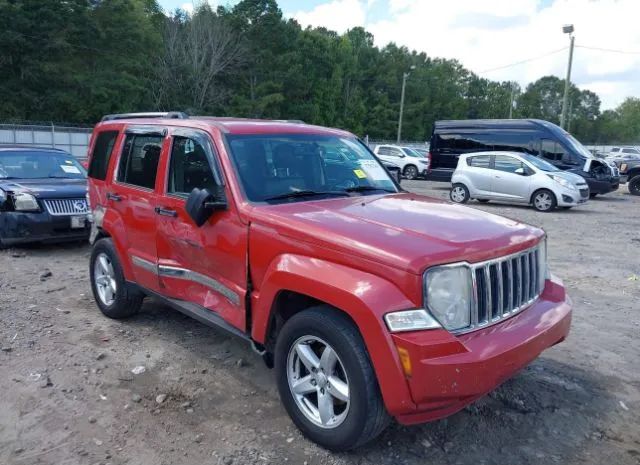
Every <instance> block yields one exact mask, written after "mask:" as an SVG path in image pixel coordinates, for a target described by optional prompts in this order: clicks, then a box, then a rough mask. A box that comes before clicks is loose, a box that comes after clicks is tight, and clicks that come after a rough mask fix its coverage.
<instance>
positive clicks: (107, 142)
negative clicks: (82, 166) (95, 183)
mask: <svg viewBox="0 0 640 465" xmlns="http://www.w3.org/2000/svg"><path fill="white" fill-rule="evenodd" d="M117 137H118V131H104V132H101V133H100V134H98V137H97V138H96V143H95V145H94V147H93V153H92V154H91V166H89V177H90V178H94V179H99V180H100V181H104V180H105V178H106V177H107V171H108V170H109V160H110V159H111V150H112V149H113V145H114V144H115V143H116V138H117Z"/></svg>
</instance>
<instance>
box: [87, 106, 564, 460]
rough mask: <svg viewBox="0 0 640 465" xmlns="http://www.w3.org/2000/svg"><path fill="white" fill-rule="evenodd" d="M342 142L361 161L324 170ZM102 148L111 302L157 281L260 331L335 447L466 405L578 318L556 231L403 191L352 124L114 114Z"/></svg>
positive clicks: (188, 305)
mask: <svg viewBox="0 0 640 465" xmlns="http://www.w3.org/2000/svg"><path fill="white" fill-rule="evenodd" d="M336 152H339V153H343V154H345V156H346V158H348V159H349V160H352V161H353V162H354V163H356V164H357V165H356V166H358V167H357V168H354V165H348V164H343V165H342V168H343V170H342V172H341V173H340V172H338V169H337V166H338V165H336V166H333V167H332V169H333V172H332V174H331V175H328V173H327V172H326V167H327V166H328V165H327V164H325V163H323V156H326V155H327V154H329V153H336ZM90 153H91V156H90V165H89V166H90V169H89V175H90V179H89V198H90V204H91V207H92V212H93V215H92V217H93V219H94V222H93V225H92V233H91V240H92V242H93V250H92V253H91V258H90V267H89V270H90V279H91V287H92V290H93V294H94V296H95V300H96V304H97V306H98V307H99V309H100V310H101V311H102V312H103V313H104V314H105V315H106V316H107V317H110V318H125V317H128V316H131V315H133V314H134V313H135V312H136V311H137V310H138V309H139V308H140V305H141V303H142V300H143V298H144V297H145V296H153V297H154V298H155V299H157V300H159V301H162V302H165V303H166V304H168V305H169V306H171V307H173V308H175V309H177V310H179V311H181V312H183V313H185V314H187V315H190V316H193V317H195V318H197V319H198V320H200V321H202V322H204V323H206V324H209V325H213V326H218V327H221V328H224V329H226V330H228V331H229V332H231V333H233V334H235V335H236V336H238V337H240V338H243V339H245V340H247V341H249V342H250V343H251V344H252V345H253V347H254V349H255V350H256V351H258V352H259V353H260V354H262V356H263V358H264V360H265V362H267V364H268V365H269V366H275V378H276V383H277V387H278V390H279V393H280V397H281V400H282V402H283V404H284V406H285V408H286V410H287V412H288V413H289V415H290V416H291V419H292V420H293V422H294V423H295V424H296V426H297V427H298V428H299V429H300V430H301V431H302V432H303V433H304V434H305V435H306V436H307V437H309V438H310V439H311V440H313V441H315V442H317V443H318V444H320V445H322V446H323V447H326V448H328V449H331V450H336V451H338V450H345V449H351V448H354V447H358V446H360V445H362V444H365V443H366V442H368V441H371V440H372V439H374V438H375V437H376V436H378V435H379V434H380V432H381V431H383V430H384V429H385V427H386V426H387V425H388V424H389V421H390V419H391V418H395V419H397V420H398V421H399V422H401V423H403V424H415V423H422V422H426V421H430V420H435V419H439V418H443V417H446V416H448V415H451V414H453V413H454V412H456V411H458V410H460V409H462V408H463V407H464V406H465V405H467V404H469V403H471V402H473V401H474V400H476V399H478V398H479V397H481V396H483V395H485V394H486V393H487V392H489V391H491V390H492V389H494V388H495V387H496V386H498V385H499V384H501V383H502V382H504V380H506V379H507V378H509V377H510V376H512V375H513V374H514V373H516V372H518V371H519V370H520V369H522V368H523V367H524V366H526V365H527V364H528V363H530V362H531V361H532V360H534V359H535V358H536V357H537V356H538V355H539V354H540V353H541V352H542V351H543V350H545V349H546V348H548V347H551V346H553V345H555V344H557V343H559V342H561V341H563V340H564V339H565V337H566V336H567V334H568V331H569V326H570V321H571V301H570V299H569V297H568V296H567V295H566V293H565V288H564V287H563V285H562V283H561V282H560V281H559V280H558V279H557V278H556V277H554V276H553V275H551V274H550V272H549V270H548V267H547V258H546V251H547V248H546V237H545V234H544V232H543V231H542V230H540V229H539V228H536V227H533V226H528V225H525V224H522V223H518V222H516V221H513V220H509V219H505V218H501V217H498V216H495V215H491V214H488V213H485V212H482V211H479V210H475V209H470V208H466V207H464V206H460V205H452V204H448V203H444V202H441V201H438V200H434V199H430V198H428V197H423V196H420V195H416V194H412V193H408V192H403V191H402V190H401V189H399V187H398V186H397V184H396V183H395V182H394V181H393V179H392V178H391V177H390V176H389V175H388V173H387V171H386V170H385V169H384V168H383V167H382V166H381V165H380V163H379V162H378V160H377V159H376V157H374V156H373V155H372V153H371V152H370V151H369V150H368V148H367V147H366V146H365V145H364V144H363V143H362V142H360V141H359V140H358V139H357V138H356V137H355V136H354V135H352V134H350V133H348V132H346V131H341V130H337V129H327V128H321V127H318V126H308V125H304V124H292V123H289V122H278V121H272V122H269V121H251V120H244V119H237V120H236V119H229V118H224V119H222V118H188V117H185V116H183V115H181V114H176V113H172V114H160V115H158V117H157V118H152V117H146V118H136V115H121V116H120V115H112V116H109V117H108V118H106V119H105V120H104V121H102V122H101V123H99V124H98V125H97V126H96V127H95V128H94V131H93V135H92V138H91V142H90ZM497 289H499V290H500V291H496V290H497ZM256 415H259V414H258V413H256ZM267 427H268V426H267Z"/></svg>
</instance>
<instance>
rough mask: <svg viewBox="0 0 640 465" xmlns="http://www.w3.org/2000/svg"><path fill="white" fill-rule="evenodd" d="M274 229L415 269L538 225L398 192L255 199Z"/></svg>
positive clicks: (533, 235) (519, 241)
mask: <svg viewBox="0 0 640 465" xmlns="http://www.w3.org/2000/svg"><path fill="white" fill-rule="evenodd" d="M253 216H254V218H253V221H255V222H264V223H266V224H268V225H270V226H272V227H274V228H276V229H277V230H278V233H279V234H283V235H286V236H289V237H291V238H293V239H296V240H300V241H305V242H308V243H313V244H316V245H318V246H319V247H318V248H317V250H318V253H319V254H322V250H323V249H325V248H328V249H333V250H337V251H339V252H343V253H345V254H348V255H352V256H353V255H355V256H359V257H362V258H366V259H369V260H372V261H377V262H380V263H384V264H386V265H389V266H392V267H395V268H401V269H404V270H406V271H408V272H411V273H414V274H419V273H422V272H423V271H424V270H425V269H426V268H427V267H429V266H432V265H437V264H442V263H452V262H457V261H468V262H478V261H483V260H487V259H490V258H495V257H499V256H502V255H507V254H510V253H514V252H517V251H519V250H522V249H525V248H528V247H532V246H533V245H535V244H536V243H537V242H538V241H539V240H540V239H541V238H542V237H543V235H544V232H543V231H542V230H541V229H538V228H535V227H532V226H528V225H526V224H524V223H520V222H518V221H515V220H511V219H507V218H503V217H500V216H497V215H492V214H490V213H486V212H483V211H481V210H476V209H473V208H469V207H465V206H462V205H454V204H450V203H445V202H442V201H439V200H436V199H431V198H429V197H424V196H419V195H415V194H409V193H402V194H392V195H376V196H363V197H350V198H338V199H327V200H317V201H308V202H295V203H289V204H279V205H270V206H264V207H256V208H255V210H254V215H253Z"/></svg>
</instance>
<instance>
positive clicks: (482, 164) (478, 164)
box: [467, 155, 491, 168]
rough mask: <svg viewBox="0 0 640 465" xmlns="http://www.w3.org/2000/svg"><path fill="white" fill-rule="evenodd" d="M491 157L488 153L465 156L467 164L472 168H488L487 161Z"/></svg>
mask: <svg viewBox="0 0 640 465" xmlns="http://www.w3.org/2000/svg"><path fill="white" fill-rule="evenodd" d="M490 160H491V157H490V156H489V155H478V156H477V157H469V158H467V165H469V166H473V167H474V168H489V161H490Z"/></svg>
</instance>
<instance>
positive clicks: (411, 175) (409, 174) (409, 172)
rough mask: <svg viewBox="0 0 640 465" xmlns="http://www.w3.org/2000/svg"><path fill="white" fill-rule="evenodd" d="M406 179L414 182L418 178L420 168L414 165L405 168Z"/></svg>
mask: <svg viewBox="0 0 640 465" xmlns="http://www.w3.org/2000/svg"><path fill="white" fill-rule="evenodd" d="M403 174H404V177H405V178H407V179H408V180H409V181H412V180H414V179H416V178H417V177H418V168H416V167H415V166H413V165H407V166H405V167H404V172H403Z"/></svg>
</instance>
